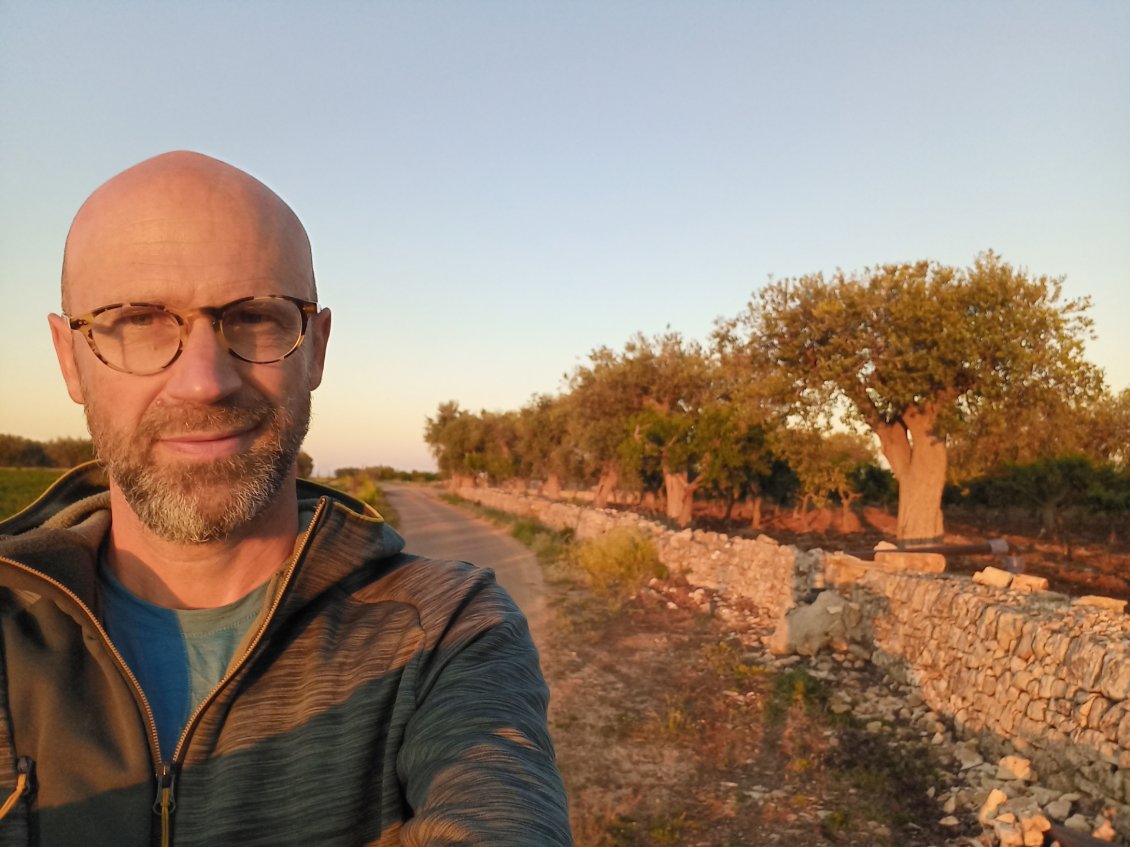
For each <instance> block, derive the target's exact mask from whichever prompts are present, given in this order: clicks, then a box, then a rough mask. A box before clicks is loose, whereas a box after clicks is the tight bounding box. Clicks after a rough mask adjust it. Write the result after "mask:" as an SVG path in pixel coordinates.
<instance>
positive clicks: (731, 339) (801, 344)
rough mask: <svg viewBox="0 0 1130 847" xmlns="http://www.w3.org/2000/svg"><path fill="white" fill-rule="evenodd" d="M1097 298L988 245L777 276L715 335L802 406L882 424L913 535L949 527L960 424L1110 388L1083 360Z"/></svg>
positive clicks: (908, 534) (903, 524)
mask: <svg viewBox="0 0 1130 847" xmlns="http://www.w3.org/2000/svg"><path fill="white" fill-rule="evenodd" d="M1089 306H1090V303H1089V300H1088V299H1087V298H1080V299H1074V300H1063V299H1062V280H1061V279H1051V278H1048V277H1046V276H1035V275H1032V274H1030V273H1028V272H1027V271H1026V270H1023V269H1017V268H1014V267H1012V266H1011V265H1009V264H1007V263H1005V262H1004V261H1002V260H1001V259H1000V258H999V257H998V256H996V255H995V254H994V253H992V252H987V253H983V254H981V255H979V256H978V257H977V258H976V260H975V261H974V263H973V265H972V266H971V267H969V268H953V267H948V266H945V265H940V264H937V263H935V262H929V261H920V262H914V263H907V264H888V265H883V266H881V267H877V268H873V269H867V270H865V271H864V272H863V273H856V274H847V273H844V272H843V271H837V272H836V273H835V274H833V275H831V277H830V278H827V279H826V278H825V277H824V276H823V274H813V275H809V276H803V277H799V278H795V279H785V280H780V281H770V283H769V284H768V285H766V286H765V287H764V288H763V289H761V290H760V291H759V292H757V293H756V294H755V296H754V298H753V299H752V301H751V302H750V303H749V305H748V306H747V308H746V310H745V311H744V312H743V313H742V314H741V315H739V316H738V317H737V318H735V319H734V320H731V321H723V322H720V323H719V325H718V328H717V330H716V337H717V339H718V340H719V343H720V344H722V345H723V346H724V347H726V348H727V349H728V350H730V351H731V353H734V352H740V353H742V354H744V357H745V359H746V361H748V362H749V363H750V367H751V368H760V367H763V366H765V365H766V364H768V365H769V366H770V367H771V368H772V369H773V370H774V372H775V374H776V379H777V381H776V383H775V386H776V390H777V391H778V393H779V394H780V397H781V399H782V401H783V402H786V403H787V404H788V405H789V406H790V408H791V410H792V411H793V413H794V414H796V415H799V416H802V417H811V416H814V415H815V416H821V417H823V418H825V419H826V420H830V419H831V418H833V417H834V416H836V415H838V414H840V413H841V412H844V413H845V414H846V415H847V416H848V417H850V418H854V419H855V420H857V421H862V422H863V423H864V424H865V425H866V426H868V427H869V428H870V429H871V430H872V431H873V432H874V433H875V435H876V436H878V439H879V444H880V447H881V449H882V451H883V455H884V456H885V457H886V459H887V462H888V463H889V464H890V467H891V470H892V472H893V473H894V475H895V478H896V479H897V480H898V484H899V504H898V529H897V536H898V539H899V540H900V542H901V543H902V544H904V545H907V546H911V545H914V544H916V543H928V542H932V541H936V540H938V539H940V538H941V537H942V535H943V524H942V510H941V495H942V489H943V487H944V485H945V481H946V467H947V452H946V451H947V437H948V436H949V435H950V434H951V433H954V432H957V431H960V430H961V429H962V428H964V427H966V426H968V425H970V424H971V423H972V422H974V421H982V422H983V423H984V422H985V421H988V420H989V419H991V418H992V417H993V416H995V415H1000V414H1002V413H1005V412H1004V410H1007V409H1008V408H1009V407H1010V405H1011V404H1010V400H1013V399H1015V398H1023V399H1024V402H1025V403H1027V404H1040V403H1044V402H1053V401H1057V402H1066V401H1070V400H1071V398H1076V397H1085V396H1091V395H1094V394H1096V393H1097V392H1098V391H1099V390H1100V389H1101V385H1102V377H1101V372H1100V371H1099V370H1098V369H1097V368H1095V367H1094V366H1093V365H1091V364H1089V363H1088V362H1086V361H1085V360H1084V358H1083V345H1084V342H1085V340H1086V339H1087V338H1088V337H1090V327H1091V322H1090V319H1089V317H1088V316H1087V314H1086V312H1087V309H1088V308H1089Z"/></svg>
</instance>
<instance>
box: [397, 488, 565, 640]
mask: <svg viewBox="0 0 1130 847" xmlns="http://www.w3.org/2000/svg"><path fill="white" fill-rule="evenodd" d="M381 488H383V489H384V492H385V495H386V496H387V497H388V499H389V502H390V503H391V504H392V506H393V508H395V509H396V511H397V512H399V513H400V527H399V532H400V534H401V535H403V536H404V538H405V541H406V542H407V545H406V546H405V548H404V549H405V552H406V553H416V554H417V555H420V556H428V557H430V558H433V559H455V560H458V561H463V562H470V563H471V564H474V565H478V566H479V567H483V568H492V569H493V570H494V572H495V576H496V577H497V579H498V581H499V582H500V583H501V584H502V586H503V587H504V588H505V589H506V590H507V591H508V592H510V596H511V597H513V598H514V602H516V603H517V604H518V608H520V609H521V610H522V611H523V612H525V614H526V618H527V619H529V621H530V630H531V631H532V632H533V634H534V641H535V642H540V639H541V635H542V624H543V623H544V621H545V615H546V609H545V581H544V579H543V577H542V572H541V567H540V565H538V562H537V558H536V557H535V556H534V554H533V553H531V552H530V550H529V549H528V548H526V547H525V546H524V545H522V544H519V543H518V542H517V541H515V540H514V539H513V538H512V537H511V536H510V535H509V534H508V533H507V532H506V531H505V530H501V529H499V528H498V527H496V526H494V525H493V524H490V523H487V522H486V521H484V520H480V519H479V518H475V517H471V516H470V515H467V514H465V513H464V512H462V511H460V510H459V509H456V508H454V507H452V506H449V505H447V504H446V503H444V502H443V501H442V500H440V499H439V497H438V495H439V492H438V491H436V490H435V489H432V488H425V487H421V486H415V485H398V484H395V483H387V482H383V483H381Z"/></svg>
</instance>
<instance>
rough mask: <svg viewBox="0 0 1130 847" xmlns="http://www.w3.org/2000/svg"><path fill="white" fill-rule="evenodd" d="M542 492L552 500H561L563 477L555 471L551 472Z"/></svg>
mask: <svg viewBox="0 0 1130 847" xmlns="http://www.w3.org/2000/svg"><path fill="white" fill-rule="evenodd" d="M541 493H542V494H543V495H544V496H546V497H548V498H549V499H550V500H559V499H560V498H561V477H559V476H558V475H557V474H555V473H551V474H549V475H548V476H547V477H546V478H545V485H543V486H542V487H541Z"/></svg>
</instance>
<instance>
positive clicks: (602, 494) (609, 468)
mask: <svg viewBox="0 0 1130 847" xmlns="http://www.w3.org/2000/svg"><path fill="white" fill-rule="evenodd" d="M619 481H620V469H619V468H618V467H617V466H616V464H615V463H614V462H608V463H607V464H605V465H604V467H602V468H601V470H600V481H599V482H597V484H596V493H595V494H594V495H593V498H592V504H593V506H595V507H596V508H598V509H603V508H604V507H605V506H607V505H608V501H609V500H611V499H612V495H613V494H614V493H615V491H616V484H617V483H618V482H619Z"/></svg>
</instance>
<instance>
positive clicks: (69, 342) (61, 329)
mask: <svg viewBox="0 0 1130 847" xmlns="http://www.w3.org/2000/svg"><path fill="white" fill-rule="evenodd" d="M47 323H49V324H50V325H51V341H52V342H54V344H55V355H56V356H57V357H58V359H59V370H61V371H62V372H63V382H65V383H66V384H67V393H68V394H69V395H71V399H72V400H74V401H75V402H76V403H78V404H80V405H81V404H83V403H85V402H86V401H85V400H84V399H83V396H82V382H81V381H80V380H79V378H78V365H77V364H75V348H74V337H75V335H74V332H73V331H72V330H71V327H70V324H69V323H67V319H66V318H64V317H63V316H62V315H56V314H50V315H48V316H47Z"/></svg>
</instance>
